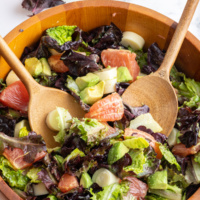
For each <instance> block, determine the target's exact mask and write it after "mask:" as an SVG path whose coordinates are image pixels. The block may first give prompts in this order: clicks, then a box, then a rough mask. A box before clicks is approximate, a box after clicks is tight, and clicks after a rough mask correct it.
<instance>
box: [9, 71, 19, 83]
mask: <svg viewBox="0 0 200 200" xmlns="http://www.w3.org/2000/svg"><path fill="white" fill-rule="evenodd" d="M19 80H20V79H19V77H18V76H17V75H16V74H15V72H14V71H13V70H11V71H10V72H9V74H8V75H7V77H6V85H7V86H9V85H11V84H12V83H14V82H16V81H19Z"/></svg>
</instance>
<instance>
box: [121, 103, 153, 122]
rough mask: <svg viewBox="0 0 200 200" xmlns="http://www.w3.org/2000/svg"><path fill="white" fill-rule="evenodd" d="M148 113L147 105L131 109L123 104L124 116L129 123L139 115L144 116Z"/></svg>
mask: <svg viewBox="0 0 200 200" xmlns="http://www.w3.org/2000/svg"><path fill="white" fill-rule="evenodd" d="M148 112H149V107H148V106H147V105H143V106H139V107H132V106H129V105H128V104H125V103H124V114H125V116H126V117H127V119H128V120H129V121H130V120H132V119H135V118H136V117H138V116H139V115H141V114H145V113H148Z"/></svg>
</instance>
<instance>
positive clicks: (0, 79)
mask: <svg viewBox="0 0 200 200" xmlns="http://www.w3.org/2000/svg"><path fill="white" fill-rule="evenodd" d="M5 88H6V84H5V83H4V81H3V79H2V78H0V92H2V91H3V90H4V89H5Z"/></svg>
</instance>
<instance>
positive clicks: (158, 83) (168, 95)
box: [122, 0, 199, 136]
mask: <svg viewBox="0 0 200 200" xmlns="http://www.w3.org/2000/svg"><path fill="white" fill-rule="evenodd" d="M198 3H199V0H188V1H187V4H186V6H185V9H184V11H183V13H182V16H181V18H180V21H179V24H178V26H177V28H176V30H175V33H174V35H173V38H172V40H171V42H170V45H169V47H168V49H167V52H166V54H165V58H164V60H163V62H162V64H161V66H160V68H159V69H158V70H157V71H156V72H155V73H153V74H151V75H148V76H145V77H142V78H140V79H138V80H136V81H135V82H133V83H132V84H131V85H130V86H129V87H128V88H127V89H126V90H125V92H124V93H123V95H122V99H123V101H124V102H125V103H127V104H129V105H131V106H141V105H143V104H146V105H148V106H149V108H150V113H151V114H152V116H153V118H154V119H155V121H157V122H158V123H159V124H160V126H161V127H162V128H163V131H162V133H163V134H165V135H166V136H169V134H170V133H171V131H172V129H173V127H174V124H175V121H176V118H177V112H178V100H177V94H176V91H175V90H174V88H173V86H172V85H171V83H170V79H169V75H170V70H171V68H172V66H173V65H174V62H175V60H176V58H177V55H178V53H179V50H180V48H181V45H182V43H183V40H184V38H185V35H186V33H187V29H188V27H189V24H190V22H191V20H192V17H193V14H194V12H195V9H196V7H197V5H198Z"/></svg>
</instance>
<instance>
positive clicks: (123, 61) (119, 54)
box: [101, 49, 140, 81]
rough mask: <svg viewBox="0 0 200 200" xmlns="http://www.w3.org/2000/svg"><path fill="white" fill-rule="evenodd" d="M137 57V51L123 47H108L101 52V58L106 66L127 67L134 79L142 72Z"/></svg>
mask: <svg viewBox="0 0 200 200" xmlns="http://www.w3.org/2000/svg"><path fill="white" fill-rule="evenodd" d="M135 58H136V54H135V53H131V52H130V51H129V50H123V49H106V50H103V51H102V53H101V60H102V62H103V65H104V66H105V67H108V66H111V67H121V66H123V67H127V68H128V70H129V72H130V74H131V76H132V77H133V80H132V81H135V80H136V77H137V76H138V75H139V73H140V67H139V65H138V64H137V61H136V60H135Z"/></svg>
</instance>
